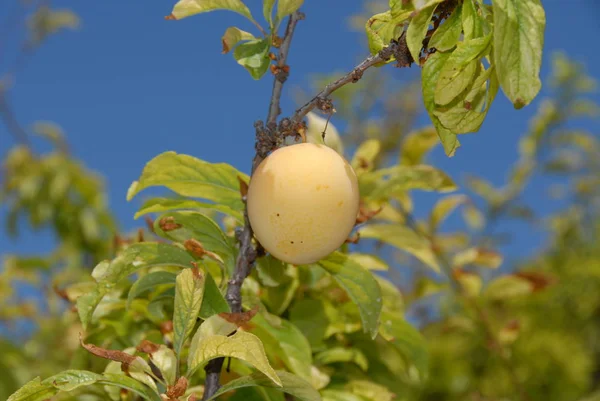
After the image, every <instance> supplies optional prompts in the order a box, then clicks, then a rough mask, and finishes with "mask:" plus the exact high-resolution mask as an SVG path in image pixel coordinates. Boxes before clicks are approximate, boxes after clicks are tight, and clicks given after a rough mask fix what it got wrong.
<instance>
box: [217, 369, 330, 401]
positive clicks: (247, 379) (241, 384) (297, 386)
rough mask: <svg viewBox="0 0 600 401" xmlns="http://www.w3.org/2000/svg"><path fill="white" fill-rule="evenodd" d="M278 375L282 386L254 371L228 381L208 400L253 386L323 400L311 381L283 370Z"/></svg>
mask: <svg viewBox="0 0 600 401" xmlns="http://www.w3.org/2000/svg"><path fill="white" fill-rule="evenodd" d="M277 375H278V376H279V378H280V379H281V383H282V385H281V386H277V385H274V383H273V382H272V381H271V380H270V379H269V378H268V377H265V375H263V374H261V373H254V374H252V375H250V376H243V377H240V378H238V379H235V380H232V381H230V382H228V383H227V384H225V385H223V386H222V387H221V388H219V390H218V391H217V392H216V393H215V394H214V395H213V396H212V397H210V398H208V399H207V400H206V401H212V400H214V399H216V398H217V397H219V396H221V395H223V394H225V393H227V392H228V391H232V390H237V389H241V388H246V387H253V386H261V387H270V388H274V389H276V390H279V391H283V392H284V393H287V394H290V395H291V396H293V397H294V399H298V400H300V401H320V400H321V396H320V395H319V392H318V391H317V390H315V389H314V388H313V386H312V385H311V384H310V383H309V382H307V381H305V380H303V379H301V378H300V377H298V376H295V375H293V374H291V373H289V372H285V371H282V370H278V371H277Z"/></svg>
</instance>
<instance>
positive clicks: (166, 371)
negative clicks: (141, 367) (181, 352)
mask: <svg viewBox="0 0 600 401" xmlns="http://www.w3.org/2000/svg"><path fill="white" fill-rule="evenodd" d="M150 358H151V359H152V362H153V363H154V365H156V367H157V368H158V369H159V370H160V373H162V376H163V377H164V379H165V381H166V382H167V384H168V385H170V386H172V385H174V384H175V381H176V380H177V356H176V355H175V352H174V351H173V350H172V349H171V348H168V347H167V346H166V345H162V344H161V345H160V346H159V348H158V351H155V352H153V353H152V354H151V355H150Z"/></svg>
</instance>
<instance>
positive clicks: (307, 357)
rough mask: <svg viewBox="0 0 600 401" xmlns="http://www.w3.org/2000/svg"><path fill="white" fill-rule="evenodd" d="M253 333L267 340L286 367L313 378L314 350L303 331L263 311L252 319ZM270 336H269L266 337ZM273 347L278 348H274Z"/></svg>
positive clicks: (300, 374) (270, 349) (293, 371)
mask: <svg viewBox="0 0 600 401" xmlns="http://www.w3.org/2000/svg"><path fill="white" fill-rule="evenodd" d="M252 325H253V326H254V327H253V328H252V330H251V331H252V333H253V334H256V335H257V336H258V337H259V338H261V339H264V341H266V342H267V344H268V346H267V348H268V349H269V351H270V352H273V354H274V356H276V357H277V358H281V360H282V361H283V363H284V364H285V365H286V367H287V368H288V369H289V370H290V371H291V372H292V373H295V374H297V375H298V376H300V377H301V378H303V379H304V380H310V379H311V373H310V371H311V365H312V352H311V348H310V344H309V343H308V340H307V339H306V337H304V335H303V334H302V332H301V331H300V330H299V329H298V328H297V327H296V326H294V325H293V324H292V323H290V322H289V321H287V320H284V319H280V318H278V317H277V316H275V315H269V316H268V319H267V318H266V317H265V316H263V314H262V313H259V314H257V315H256V316H254V318H253V319H252ZM265 337H269V338H265ZM271 347H274V348H275V349H276V351H275V350H273V349H272V348H271Z"/></svg>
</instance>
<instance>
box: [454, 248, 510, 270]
mask: <svg viewBox="0 0 600 401" xmlns="http://www.w3.org/2000/svg"><path fill="white" fill-rule="evenodd" d="M502 261H503V257H502V255H501V254H499V253H498V252H495V251H492V250H489V249H483V248H467V249H465V250H464V251H461V252H459V253H457V254H456V255H454V258H453V259H452V266H454V267H463V266H467V265H471V264H473V265H477V266H481V267H487V268H490V269H497V268H498V267H500V265H501V264H502Z"/></svg>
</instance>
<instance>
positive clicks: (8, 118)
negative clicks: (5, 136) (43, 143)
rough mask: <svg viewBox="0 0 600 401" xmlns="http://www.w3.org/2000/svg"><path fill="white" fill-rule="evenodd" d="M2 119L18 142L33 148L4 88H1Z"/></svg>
mask: <svg viewBox="0 0 600 401" xmlns="http://www.w3.org/2000/svg"><path fill="white" fill-rule="evenodd" d="M0 119H1V120H2V121H4V125H6V129H7V130H8V132H10V133H11V134H12V135H13V136H14V138H15V140H16V141H17V142H19V143H21V144H22V145H25V146H27V147H31V146H30V145H31V143H30V141H29V136H28V135H27V132H26V131H25V129H24V128H23V127H22V126H21V124H19V121H18V120H17V117H16V116H15V113H14V112H13V110H12V108H11V107H10V104H9V103H8V100H7V99H6V95H5V94H4V92H3V91H2V88H0Z"/></svg>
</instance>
